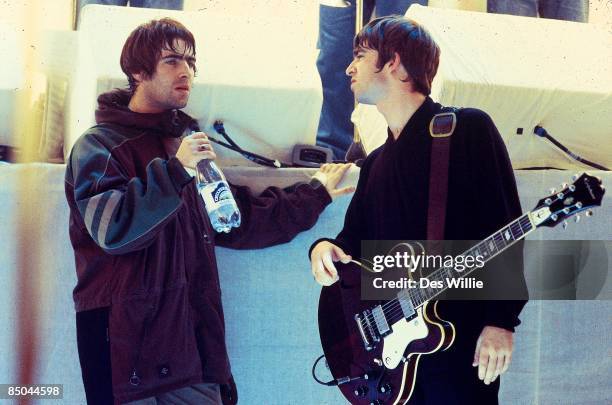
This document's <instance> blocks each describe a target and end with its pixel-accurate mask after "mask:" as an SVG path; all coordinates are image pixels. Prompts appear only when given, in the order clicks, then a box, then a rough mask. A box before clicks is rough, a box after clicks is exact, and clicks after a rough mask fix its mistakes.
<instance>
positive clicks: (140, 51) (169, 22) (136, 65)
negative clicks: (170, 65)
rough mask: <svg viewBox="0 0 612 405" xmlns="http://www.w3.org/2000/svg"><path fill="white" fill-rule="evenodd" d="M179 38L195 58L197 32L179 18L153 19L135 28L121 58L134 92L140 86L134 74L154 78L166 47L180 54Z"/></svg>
mask: <svg viewBox="0 0 612 405" xmlns="http://www.w3.org/2000/svg"><path fill="white" fill-rule="evenodd" d="M179 39H180V40H183V41H184V42H185V46H186V52H190V53H191V54H193V56H194V57H195V54H196V46H195V40H194V39H193V34H192V33H191V32H190V31H189V30H188V29H187V28H186V27H185V26H184V25H183V24H181V23H180V22H178V21H176V20H173V19H171V18H162V19H161V20H151V21H149V22H148V23H145V24H142V25H140V26H138V27H137V28H136V29H135V30H134V31H132V33H131V34H130V36H129V37H128V39H127V40H126V41H125V44H124V45H123V50H122V51H121V61H120V63H121V70H123V73H125V74H126V76H127V78H128V82H129V86H130V90H131V91H132V92H133V91H134V90H135V89H136V86H137V85H138V82H137V81H136V79H134V76H133V75H134V74H138V73H142V74H143V75H144V76H145V78H150V77H151V76H152V75H153V73H154V72H155V69H156V66H157V62H158V61H159V58H160V56H161V52H162V49H168V50H171V51H173V52H177V53H178V50H177V49H176V48H175V45H176V44H175V41H176V40H179ZM194 71H195V67H194Z"/></svg>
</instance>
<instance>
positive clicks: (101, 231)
mask: <svg viewBox="0 0 612 405" xmlns="http://www.w3.org/2000/svg"><path fill="white" fill-rule="evenodd" d="M110 193H111V194H110V196H109V197H108V200H107V201H106V205H105V206H104V211H103V212H102V216H101V217H100V225H99V226H98V237H97V239H98V243H99V244H100V246H101V247H102V248H106V243H105V241H106V231H107V230H108V225H109V224H110V221H111V217H112V215H113V212H114V211H115V207H117V204H119V201H121V193H120V192H119V191H117V190H111V192H110Z"/></svg>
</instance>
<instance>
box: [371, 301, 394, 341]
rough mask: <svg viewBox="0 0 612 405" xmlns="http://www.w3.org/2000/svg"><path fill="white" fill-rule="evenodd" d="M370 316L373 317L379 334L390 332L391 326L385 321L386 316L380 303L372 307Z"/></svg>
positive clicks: (384, 334)
mask: <svg viewBox="0 0 612 405" xmlns="http://www.w3.org/2000/svg"><path fill="white" fill-rule="evenodd" d="M372 316H373V317H374V322H375V323H376V329H378V333H379V334H380V336H382V337H384V336H386V335H388V334H389V333H390V332H391V328H390V327H389V322H387V317H386V316H385V313H384V311H383V309H382V307H381V306H380V305H377V306H375V307H374V308H372Z"/></svg>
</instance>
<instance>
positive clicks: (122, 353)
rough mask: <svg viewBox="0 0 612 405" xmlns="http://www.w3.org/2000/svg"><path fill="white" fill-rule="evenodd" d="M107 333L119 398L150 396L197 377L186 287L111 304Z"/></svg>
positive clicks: (187, 383)
mask: <svg viewBox="0 0 612 405" xmlns="http://www.w3.org/2000/svg"><path fill="white" fill-rule="evenodd" d="M109 337H110V349H111V367H112V378H113V393H114V396H115V399H116V400H118V401H131V400H134V399H139V398H143V397H146V396H152V395H155V394H158V393H162V392H165V391H169V390H172V389H175V388H180V387H182V386H187V385H190V384H193V383H195V382H199V381H200V380H201V374H202V366H201V363H200V356H199V354H198V350H197V345H196V340H195V330H194V325H193V320H192V315H191V309H190V305H189V302H188V294H187V290H186V286H185V285H181V286H177V287H174V288H171V289H167V290H164V291H162V292H155V293H149V294H138V295H133V296H130V297H127V298H125V299H122V300H121V301H119V302H115V303H113V305H112V306H111V310H110V316H109Z"/></svg>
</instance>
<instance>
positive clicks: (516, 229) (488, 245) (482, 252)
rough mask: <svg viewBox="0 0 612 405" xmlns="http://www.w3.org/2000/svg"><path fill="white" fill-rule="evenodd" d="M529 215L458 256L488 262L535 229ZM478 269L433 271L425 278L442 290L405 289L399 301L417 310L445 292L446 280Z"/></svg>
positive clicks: (442, 269) (463, 275) (427, 288)
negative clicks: (479, 258) (405, 300)
mask: <svg viewBox="0 0 612 405" xmlns="http://www.w3.org/2000/svg"><path fill="white" fill-rule="evenodd" d="M530 215H531V213H530V212H528V213H526V214H523V215H522V216H520V217H519V218H517V219H515V220H514V221H512V222H510V223H509V224H508V225H506V226H504V227H503V228H501V229H500V230H498V231H496V232H495V233H493V234H492V235H490V236H489V237H488V238H485V239H484V240H482V241H481V242H479V243H478V244H476V245H475V246H473V247H471V248H470V249H468V250H466V251H465V252H463V253H462V254H461V255H460V256H464V257H467V256H471V257H477V256H480V257H482V259H483V260H482V261H483V262H484V263H486V262H488V261H489V260H491V259H493V258H494V257H496V256H497V255H499V254H500V253H502V252H503V251H505V250H506V249H508V248H509V247H510V246H512V245H514V244H515V243H516V242H518V241H519V240H521V239H523V238H524V237H525V236H526V235H528V234H529V233H531V232H532V231H533V230H534V229H535V228H536V227H535V226H534V223H533V221H532V220H531V217H530ZM478 268H480V267H472V268H466V269H465V270H464V271H462V272H459V271H457V270H455V269H454V268H453V267H441V268H439V269H437V270H434V271H433V272H432V273H431V274H429V275H428V276H427V278H428V279H429V280H430V281H436V282H441V285H442V286H443V287H442V288H433V287H426V288H407V289H404V290H402V292H401V293H399V294H398V296H399V297H400V298H399V299H402V298H403V299H407V298H408V297H409V299H410V301H412V305H413V306H414V307H415V308H417V307H419V306H422V305H423V304H424V303H425V302H427V301H429V300H431V299H432V298H434V297H436V296H437V295H439V294H442V293H443V292H444V291H446V290H447V289H448V283H447V281H446V280H448V279H459V278H463V277H465V276H467V275H468V274H470V273H471V272H473V271H474V270H477V269H478ZM435 284H438V285H440V284H439V283H432V285H435Z"/></svg>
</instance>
